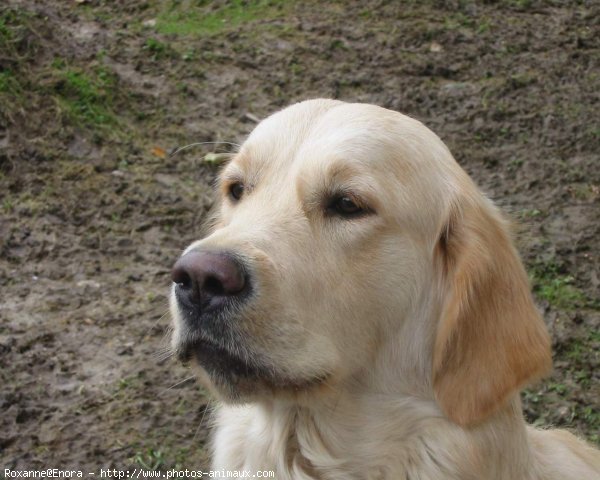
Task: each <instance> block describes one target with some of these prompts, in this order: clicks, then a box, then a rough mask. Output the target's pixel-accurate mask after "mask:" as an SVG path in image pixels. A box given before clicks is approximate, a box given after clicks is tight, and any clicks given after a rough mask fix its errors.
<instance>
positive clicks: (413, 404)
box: [172, 100, 600, 480]
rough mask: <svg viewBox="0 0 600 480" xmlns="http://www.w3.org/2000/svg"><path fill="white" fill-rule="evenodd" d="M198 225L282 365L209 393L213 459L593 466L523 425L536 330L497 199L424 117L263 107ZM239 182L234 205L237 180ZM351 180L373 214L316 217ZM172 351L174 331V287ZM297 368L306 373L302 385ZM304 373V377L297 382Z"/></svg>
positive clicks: (577, 475)
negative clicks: (237, 279)
mask: <svg viewBox="0 0 600 480" xmlns="http://www.w3.org/2000/svg"><path fill="white" fill-rule="evenodd" d="M220 181H221V191H222V201H221V205H220V207H219V211H218V212H217V215H216V217H215V219H214V222H213V227H212V229H211V233H210V235H208V236H207V237H206V238H205V239H203V240H200V241H198V242H195V243H194V244H192V245H191V246H190V247H189V248H188V251H189V250H191V249H209V250H215V249H217V250H220V249H221V250H227V251H234V252H236V254H237V255H240V256H241V258H243V259H244V261H245V262H246V263H247V264H248V265H249V266H250V271H251V272H252V275H253V280H252V281H253V282H254V283H253V286H254V296H253V298H252V300H251V301H250V302H249V303H248V305H247V307H246V308H245V309H244V310H243V311H242V321H239V322H237V323H236V326H235V328H236V329H239V332H240V334H241V335H242V336H243V338H244V345H229V344H227V345H224V348H228V349H230V351H240V352H252V354H253V355H254V354H255V355H256V356H257V357H258V358H261V359H262V360H261V361H262V362H263V363H264V362H267V364H268V366H269V368H270V369H272V371H273V372H274V373H276V374H277V376H278V377H279V378H287V379H289V380H290V387H289V388H286V385H285V384H282V385H281V386H278V387H272V386H271V387H267V386H265V385H262V384H261V385H258V386H257V388H256V390H255V391H252V392H250V393H248V392H246V393H244V394H243V395H241V398H240V396H239V395H237V393H236V386H235V385H222V384H221V383H219V382H217V381H215V379H214V378H211V377H210V375H208V373H207V372H205V371H204V370H202V369H201V368H200V376H201V378H202V379H203V382H204V383H205V384H206V385H207V386H208V387H209V388H210V389H211V390H212V391H213V393H214V394H215V395H216V396H217V397H218V398H219V399H220V400H221V402H220V404H219V407H218V408H217V411H216V413H215V431H214V439H213V443H212V447H213V452H214V456H213V468H215V469H226V470H252V471H256V470H274V471H275V472H276V478H278V479H282V480H284V479H295V480H296V479H332V480H333V479H344V480H347V479H390V480H397V479H410V480H434V479H473V480H475V479H477V480H480V479H490V480H491V479H494V480H516V479H523V480H526V479H531V480H533V479H540V480H541V479H560V480H565V479H576V480H584V479H589V480H592V479H598V478H600V459H599V456H598V453H597V452H596V451H594V450H593V449H592V448H591V447H589V446H586V445H585V444H584V443H583V442H581V441H579V440H577V439H576V438H575V437H574V436H572V435H571V434H569V433H567V432H564V431H541V430H536V429H533V428H531V427H528V426H526V424H525V422H524V421H523V418H522V413H521V407H520V402H519V395H518V392H519V389H520V388H521V387H522V386H523V385H524V384H525V383H527V382H530V381H532V380H535V379H537V378H539V377H540V376H542V375H544V374H546V373H547V372H548V371H549V369H550V350H549V345H550V343H549V339H548V335H547V333H546V330H545V327H544V325H543V322H542V320H541V318H540V316H539V314H538V312H537V310H536V309H535V306H534V304H533V302H532V299H531V295H530V292H529V286H528V283H527V277H526V275H525V272H524V270H523V267H522V265H521V262H520V260H519V258H518V255H517V253H516V251H515V249H514V247H513V245H512V242H511V239H510V235H509V233H508V228H507V226H506V224H505V221H504V220H503V218H502V216H501V214H500V212H499V211H498V209H497V208H496V207H495V206H494V205H493V204H492V203H491V202H490V201H489V200H487V199H486V198H485V197H484V196H483V195H482V194H481V193H480V191H479V190H478V189H477V187H476V186H475V185H474V183H473V182H472V181H471V180H470V178H469V177H468V176H467V174H466V173H465V172H464V171H463V170H462V169H461V168H460V167H459V165H458V164H457V163H456V162H455V161H454V159H453V157H452V155H451V154H450V152H449V151H448V149H447V148H446V147H445V145H444V144H443V143H442V142H441V140H440V139H439V138H438V137H437V136H436V135H435V134H433V133H432V132H431V131H430V130H428V129H427V128H426V127H424V126H423V125H422V124H421V123H419V122H417V121H415V120H413V119H411V118H409V117H406V116H403V115H401V114H399V113H396V112H391V111H389V110H385V109H382V108H379V107H376V106H372V105H361V104H346V103H342V102H337V101H332V100H311V101H307V102H302V103H300V104H296V105H293V106H291V107H289V108H287V109H285V110H283V111H281V112H278V113H276V114H275V115H273V116H271V117H269V118H268V119H266V120H264V121H263V122H261V123H260V124H259V125H258V126H257V128H256V129H255V130H254V132H252V134H251V135H250V136H249V138H248V139H247V141H246V142H245V143H244V145H243V146H242V148H241V149H240V152H239V153H238V154H237V155H236V156H235V158H234V159H233V160H232V161H231V163H230V164H229V165H227V166H226V167H225V168H224V170H223V172H222V174H221V180H220ZM232 182H233V183H235V182H240V183H243V185H244V186H245V191H244V195H243V197H242V198H241V199H240V200H239V201H238V202H232V201H231V199H229V198H228V195H227V192H228V189H229V187H230V185H231V183H232ZM332 192H333V193H335V192H344V194H347V195H349V196H351V198H352V199H353V200H355V201H356V202H357V203H359V204H360V205H361V206H364V207H368V210H369V211H370V213H369V214H367V215H364V216H361V217H358V218H352V219H343V218H337V217H336V216H335V215H334V216H331V215H327V214H326V212H325V207H324V206H325V205H326V204H327V202H328V201H329V200H328V198H329V196H331V195H332V194H333V193H332ZM172 313H173V317H174V326H175V332H174V336H173V344H174V346H175V347H177V345H178V343H179V342H181V341H182V339H183V338H184V336H185V332H184V331H183V330H182V327H181V320H180V318H179V315H180V312H179V310H178V306H177V303H176V301H175V300H174V299H173V302H172ZM303 382H304V383H303ZM302 384H306V387H298V385H302Z"/></svg>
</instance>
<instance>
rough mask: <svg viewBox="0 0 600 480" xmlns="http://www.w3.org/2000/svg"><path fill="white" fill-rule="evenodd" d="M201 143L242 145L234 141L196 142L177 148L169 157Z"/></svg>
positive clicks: (238, 146)
mask: <svg viewBox="0 0 600 480" xmlns="http://www.w3.org/2000/svg"><path fill="white" fill-rule="evenodd" d="M200 145H231V146H233V147H237V148H240V147H241V145H240V144H239V143H234V142H196V143H190V144H189V145H184V146H183V147H179V148H177V149H176V150H175V151H173V152H171V153H170V154H169V158H171V157H173V156H175V155H177V154H178V153H179V152H183V151H184V150H187V149H188V148H192V147H197V146H200Z"/></svg>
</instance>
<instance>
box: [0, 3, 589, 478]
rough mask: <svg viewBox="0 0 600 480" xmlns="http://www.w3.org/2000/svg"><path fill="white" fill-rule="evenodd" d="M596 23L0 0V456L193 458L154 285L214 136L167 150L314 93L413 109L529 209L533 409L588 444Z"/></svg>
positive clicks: (431, 6) (193, 217) (454, 9)
mask: <svg viewBox="0 0 600 480" xmlns="http://www.w3.org/2000/svg"><path fill="white" fill-rule="evenodd" d="M567 3H570V5H569V6H565V4H567ZM599 27H600V4H599V3H598V2H597V1H578V2H559V1H555V2H542V1H535V0H531V1H530V0H513V1H502V2H494V3H493V4H492V2H484V3H481V2H470V1H462V0H460V1H447V2H442V1H423V2H420V1H405V2H396V1H352V2H316V1H315V2H313V1H303V2H285V1H256V2H240V1H234V2H221V1H214V2H206V1H195V2H194V1H185V0H184V1H171V2H167V1H165V2H159V1H133V0H131V1H126V0H123V1H119V2H112V1H101V0H89V1H62V0H46V1H41V0H40V1H34V0H23V1H17V0H8V1H4V2H2V5H1V6H0V233H1V234H0V464H1V467H2V469H4V468H42V467H44V468H47V467H57V468H66V467H71V468H82V469H91V470H89V471H93V470H94V469H98V468H100V467H104V468H106V467H114V468H121V469H123V468H125V467H130V466H138V467H143V468H148V469H152V468H162V469H165V468H172V467H178V468H181V467H183V468H185V467H188V468H191V467H194V468H196V467H202V466H206V461H207V454H206V450H205V447H204V445H205V440H206V437H207V420H208V418H209V415H207V414H206V412H207V405H208V404H209V400H208V399H207V397H206V396H205V393H204V392H203V390H202V389H201V387H199V386H198V385H197V384H196V383H195V382H194V380H193V379H192V378H190V375H191V374H190V372H189V370H186V369H185V368H184V367H182V366H181V365H179V364H177V362H175V361H174V360H173V359H172V358H169V357H168V353H167V351H166V347H167V345H168V331H167V328H168V325H169V318H168V315H167V314H166V312H167V292H168V289H169V286H170V277H169V272H170V267H171V266H172V264H173V262H174V261H175V259H176V258H177V256H178V254H179V252H180V251H181V250H182V248H183V247H184V246H185V245H186V244H187V243H189V242H190V241H191V240H193V239H196V238H197V237H198V236H199V230H200V225H201V222H202V219H203V216H204V213H205V212H206V210H207V209H208V208H209V207H210V205H211V201H212V200H211V198H212V194H211V181H212V180H213V178H214V175H215V173H216V167H214V166H213V165H210V164H207V163H206V162H205V161H203V159H204V156H205V155H206V154H207V153H210V152H213V151H218V152H220V151H227V148H218V149H215V148H214V147H211V146H210V145H208V146H202V147H196V148H191V149H189V150H186V151H184V152H181V153H179V154H177V155H176V156H174V157H172V158H169V157H168V156H167V154H168V153H169V152H170V151H172V150H173V148H175V147H177V146H181V145H185V144H188V143H192V142H206V141H232V142H240V141H242V140H243V138H244V136H245V135H246V134H247V133H248V132H249V131H250V130H251V129H252V128H253V126H254V124H255V121H256V119H259V118H263V117H264V116H266V115H267V114H269V113H270V112H272V111H274V110H276V109H278V108H280V107H281V106H283V105H286V104H289V103H292V102H294V101H297V100H301V99H305V98H310V97H319V96H324V97H335V98H341V99H344V100H352V101H361V102H371V103H376V104H379V105H382V106H385V107H388V108H392V109H395V110H399V111H402V112H404V113H407V114H409V115H411V116H414V117H416V118H418V119H420V120H422V121H423V122H425V123H426V124H427V125H428V126H430V127H431V128H432V129H433V130H434V131H436V132H437V133H438V134H439V135H440V136H441V137H442V139H443V140H444V141H445V142H446V143H447V144H448V145H449V147H450V149H451V150H452V151H453V152H454V154H455V156H456V158H457V160H458V161H459V163H461V165H463V167H464V168H465V169H466V170H467V171H468V172H469V173H470V174H471V175H472V176H473V177H474V178H475V180H476V181H477V182H478V184H479V185H480V186H481V187H482V188H483V190H484V191H486V192H487V193H488V194H489V196H490V197H491V198H492V199H494V200H495V201H496V202H497V203H498V204H500V205H501V206H502V207H503V208H504V209H505V211H507V212H508V213H509V214H510V215H511V216H512V217H513V218H514V219H515V220H516V221H518V222H519V223H520V226H521V227H520V232H521V233H520V235H519V248H520V250H521V252H522V255H523V258H524V261H525V263H526V266H527V268H528V271H529V273H530V277H531V281H532V284H533V287H534V292H535V294H536V298H537V301H538V305H539V306H540V308H541V309H542V310H543V312H544V318H545V320H546V322H547V324H548V327H549V329H550V331H551V332H552V337H553V347H554V361H555V371H554V373H553V375H552V376H551V377H550V378H548V379H546V380H545V381H543V382H540V383H539V384H536V385H534V386H533V387H531V388H529V389H528V390H527V391H526V392H525V393H524V394H523V401H524V406H525V414H526V417H527V419H528V420H529V421H530V422H532V423H535V424H536V425H543V426H547V425H554V426H560V427H565V428H569V429H572V430H573V431H575V432H577V433H578V434H580V435H582V436H585V437H587V438H588V439H589V440H590V441H591V442H595V443H598V442H599V441H600V439H599V437H598V432H599V431H600V411H599V402H600V387H599V385H600V382H599V376H600V368H599V366H600V358H599V354H598V351H599V347H600V335H599V333H598V332H599V329H598V327H599V326H600V299H599V294H598V292H599V284H600V280H599V273H598V272H599V268H598V267H599V264H600V251H599V243H600V240H599V239H600V157H599V152H600V125H599V121H598V118H599V117H598V109H599V108H600V102H599V100H600V98H599V97H600V28H599Z"/></svg>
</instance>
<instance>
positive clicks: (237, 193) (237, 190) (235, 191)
mask: <svg viewBox="0 0 600 480" xmlns="http://www.w3.org/2000/svg"><path fill="white" fill-rule="evenodd" d="M242 195H244V185H243V184H242V183H240V182H235V183H232V184H231V185H230V186H229V196H230V197H231V198H232V199H233V200H235V201H238V200H239V199H240V198H242Z"/></svg>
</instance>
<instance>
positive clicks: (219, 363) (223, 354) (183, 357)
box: [177, 339, 265, 378]
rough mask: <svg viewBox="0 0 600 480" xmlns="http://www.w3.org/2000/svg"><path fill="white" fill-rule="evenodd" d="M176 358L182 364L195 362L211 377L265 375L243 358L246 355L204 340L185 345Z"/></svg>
mask: <svg viewBox="0 0 600 480" xmlns="http://www.w3.org/2000/svg"><path fill="white" fill-rule="evenodd" d="M177 356H178V358H179V360H180V361H182V362H184V363H189V362H190V361H195V362H197V363H198V364H199V365H200V366H201V367H202V368H204V369H205V370H206V371H207V373H208V374H209V375H211V376H220V377H222V376H223V375H226V376H231V377H232V378H235V377H237V378H240V377H241V378H259V377H261V376H264V373H265V372H262V369H261V368H259V367H257V366H254V365H253V364H252V362H251V361H250V360H249V359H246V358H244V357H245V356H246V355H244V354H243V353H240V354H235V353H232V352H231V351H230V350H229V349H226V348H224V347H222V346H220V345H218V344H216V343H213V342H211V341H208V340H205V339H198V340H195V341H193V342H190V343H187V344H185V345H184V346H183V348H181V349H179V351H178V355H177ZM261 374H262V375H261Z"/></svg>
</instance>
